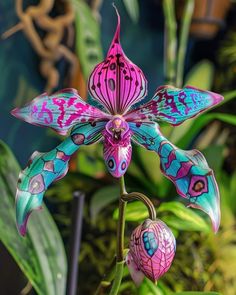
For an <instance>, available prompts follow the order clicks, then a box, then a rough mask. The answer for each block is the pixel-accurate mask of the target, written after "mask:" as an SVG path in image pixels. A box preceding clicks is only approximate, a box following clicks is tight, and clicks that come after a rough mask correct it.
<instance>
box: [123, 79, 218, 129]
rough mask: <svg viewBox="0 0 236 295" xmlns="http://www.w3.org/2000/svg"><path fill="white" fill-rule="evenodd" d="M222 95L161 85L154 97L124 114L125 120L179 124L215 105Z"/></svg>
mask: <svg viewBox="0 0 236 295" xmlns="http://www.w3.org/2000/svg"><path fill="white" fill-rule="evenodd" d="M222 100H223V96H221V95H219V94H217V93H214V92H210V91H206V90H201V89H197V88H194V87H191V86H186V87H185V88H183V89H179V88H175V87H173V86H168V85H167V86H161V87H159V88H158V89H157V92H156V93H155V95H154V97H153V98H152V99H151V100H150V101H148V102H147V103H146V104H144V105H142V106H139V107H138V108H136V109H133V110H131V111H130V112H129V113H127V114H126V115H125V118H126V120H127V121H139V120H151V121H165V122H168V123H170V124H172V125H179V124H181V123H183V122H184V121H185V120H187V119H189V118H192V117H195V116H197V115H198V114H200V113H202V112H204V111H206V110H207V109H209V108H211V107H213V106H215V105H217V104H218V103H220V102H221V101H222Z"/></svg>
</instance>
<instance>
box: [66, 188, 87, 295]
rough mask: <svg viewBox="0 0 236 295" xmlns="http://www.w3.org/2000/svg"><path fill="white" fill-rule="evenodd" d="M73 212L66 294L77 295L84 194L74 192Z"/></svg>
mask: <svg viewBox="0 0 236 295" xmlns="http://www.w3.org/2000/svg"><path fill="white" fill-rule="evenodd" d="M73 197H74V198H73V212H72V233H71V240H70V248H69V249H70V252H69V270H68V276H67V285H66V295H76V293H77V282H78V257H79V252H80V244H81V232H82V220H83V209H84V197H85V196H84V194H83V193H81V192H78V191H76V192H74V194H73Z"/></svg>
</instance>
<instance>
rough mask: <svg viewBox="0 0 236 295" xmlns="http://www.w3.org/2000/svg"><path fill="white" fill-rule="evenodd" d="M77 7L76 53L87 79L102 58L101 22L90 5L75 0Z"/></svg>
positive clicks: (80, 0)
mask: <svg viewBox="0 0 236 295" xmlns="http://www.w3.org/2000/svg"><path fill="white" fill-rule="evenodd" d="M73 3H74V7H75V31H76V53H77V55H78V57H79V61H80V64H81V67H82V71H83V73H84V76H85V78H86V79H87V78H88V77H89V75H90V73H91V72H92V70H93V68H94V67H95V66H96V65H97V64H98V63H99V62H100V61H101V60H102V58H103V54H102V47H101V40H100V28H99V24H98V22H97V21H96V19H95V18H94V16H93V15H92V11H91V9H90V8H89V6H88V5H87V4H86V3H85V2H84V1H82V0H77V1H76V0H73Z"/></svg>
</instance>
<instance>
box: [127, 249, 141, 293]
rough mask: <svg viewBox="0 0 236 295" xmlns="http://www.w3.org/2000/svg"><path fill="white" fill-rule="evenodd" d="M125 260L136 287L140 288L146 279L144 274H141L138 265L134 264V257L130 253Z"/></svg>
mask: <svg viewBox="0 0 236 295" xmlns="http://www.w3.org/2000/svg"><path fill="white" fill-rule="evenodd" d="M125 260H126V265H127V267H128V269H129V273H130V275H131V278H132V280H133V281H134V283H135V285H136V286H137V287H138V286H139V285H140V284H141V283H142V281H143V279H144V274H143V273H142V272H141V270H140V269H139V268H138V266H137V264H136V263H135V262H134V259H133V256H132V255H131V254H130V252H129V253H128V254H127V256H126V259H125Z"/></svg>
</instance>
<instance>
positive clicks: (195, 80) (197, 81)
mask: <svg viewBox="0 0 236 295" xmlns="http://www.w3.org/2000/svg"><path fill="white" fill-rule="evenodd" d="M213 75H214V65H213V63H212V62H210V61H209V60H202V61H200V62H199V63H197V64H196V65H195V66H194V67H193V68H192V69H191V71H190V72H189V73H188V74H187V77H186V81H185V84H186V85H191V86H194V87H197V88H200V89H203V90H209V89H211V86H212V82H213Z"/></svg>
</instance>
